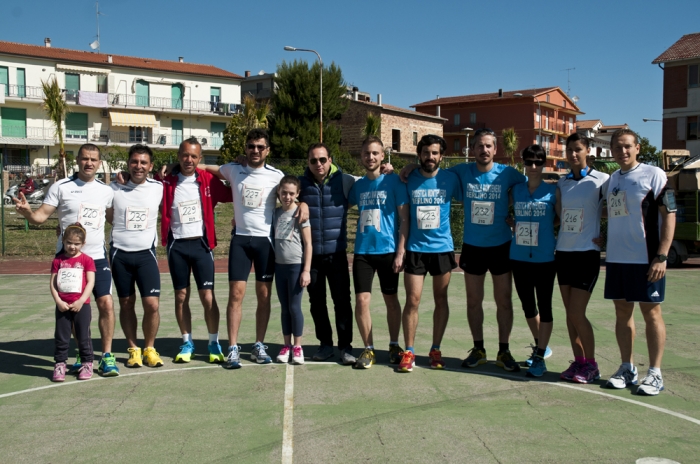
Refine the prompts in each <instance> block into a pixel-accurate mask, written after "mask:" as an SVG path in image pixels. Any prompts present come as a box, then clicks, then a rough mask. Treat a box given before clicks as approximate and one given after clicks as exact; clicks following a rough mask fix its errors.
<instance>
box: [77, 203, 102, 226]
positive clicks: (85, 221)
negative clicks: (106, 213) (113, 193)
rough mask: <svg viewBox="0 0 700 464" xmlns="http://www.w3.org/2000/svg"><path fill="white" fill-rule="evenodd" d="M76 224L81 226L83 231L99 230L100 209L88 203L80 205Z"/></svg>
mask: <svg viewBox="0 0 700 464" xmlns="http://www.w3.org/2000/svg"><path fill="white" fill-rule="evenodd" d="M78 222H79V223H80V224H82V226H83V227H85V229H93V230H97V229H99V228H100V223H101V222H102V207H101V206H99V205H93V204H90V203H81V204H80V215H79V216H78Z"/></svg>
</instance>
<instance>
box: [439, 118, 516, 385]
mask: <svg viewBox="0 0 700 464" xmlns="http://www.w3.org/2000/svg"><path fill="white" fill-rule="evenodd" d="M496 141H497V138H496V134H495V133H494V132H493V131H492V130H491V129H480V130H478V131H476V132H475V133H474V137H473V139H472V143H471V150H472V153H473V155H474V158H475V159H476V163H469V164H466V163H464V164H459V165H457V166H454V167H452V168H450V171H451V172H453V173H455V174H457V175H458V176H459V179H460V181H461V182H462V187H463V188H464V193H463V196H464V237H463V242H464V244H463V245H462V254H461V255H460V259H459V267H461V268H462V269H463V270H464V282H465V285H466V289H467V320H468V321H469V328H470V329H471V333H472V338H473V339H474V348H472V349H471V350H470V354H469V356H468V357H467V358H466V359H465V360H464V362H463V363H462V367H476V366H478V365H479V364H485V363H486V361H487V359H486V350H485V348H484V331H483V325H484V308H483V302H484V281H485V280H486V272H487V271H489V272H491V278H492V279H493V295H494V300H495V301H496V320H497V321H498V355H497V358H496V365H497V366H500V367H502V368H504V369H505V370H507V371H519V370H520V366H519V365H518V363H517V362H515V360H514V359H513V356H512V355H511V354H510V349H509V340H510V332H511V329H512V328H513V303H512V301H511V295H512V292H513V284H512V279H511V267H510V241H511V237H512V232H511V229H510V226H509V225H508V224H507V223H506V217H507V216H508V191H509V190H510V189H511V188H512V187H513V186H514V185H516V184H520V183H522V182H525V176H524V175H523V174H521V173H519V172H518V171H517V170H515V169H514V168H512V167H510V166H504V165H502V164H498V163H494V162H493V157H494V156H495V155H496Z"/></svg>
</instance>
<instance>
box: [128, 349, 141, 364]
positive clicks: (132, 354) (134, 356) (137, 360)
mask: <svg viewBox="0 0 700 464" xmlns="http://www.w3.org/2000/svg"><path fill="white" fill-rule="evenodd" d="M126 351H128V352H129V359H127V360H126V367H141V366H143V356H141V348H127V349H126Z"/></svg>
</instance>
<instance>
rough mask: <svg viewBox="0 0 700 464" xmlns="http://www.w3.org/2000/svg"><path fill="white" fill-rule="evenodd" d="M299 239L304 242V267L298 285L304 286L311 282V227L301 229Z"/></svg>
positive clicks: (312, 250) (312, 251)
mask: <svg viewBox="0 0 700 464" xmlns="http://www.w3.org/2000/svg"><path fill="white" fill-rule="evenodd" d="M301 239H302V241H303V242H304V267H303V268H302V270H301V276H300V277H299V285H301V286H302V287H306V286H308V285H309V284H310V283H311V258H312V257H313V253H314V249H313V245H312V243H311V227H304V228H302V229H301Z"/></svg>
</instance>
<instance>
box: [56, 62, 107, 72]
mask: <svg viewBox="0 0 700 464" xmlns="http://www.w3.org/2000/svg"><path fill="white" fill-rule="evenodd" d="M56 69H57V70H60V71H76V72H78V73H81V74H109V73H110V72H111V71H110V70H109V69H103V68H87V67H85V66H75V65H72V64H60V63H56Z"/></svg>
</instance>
